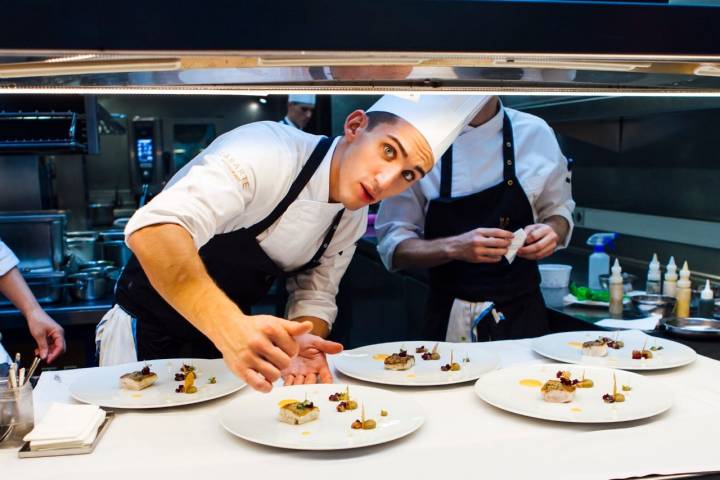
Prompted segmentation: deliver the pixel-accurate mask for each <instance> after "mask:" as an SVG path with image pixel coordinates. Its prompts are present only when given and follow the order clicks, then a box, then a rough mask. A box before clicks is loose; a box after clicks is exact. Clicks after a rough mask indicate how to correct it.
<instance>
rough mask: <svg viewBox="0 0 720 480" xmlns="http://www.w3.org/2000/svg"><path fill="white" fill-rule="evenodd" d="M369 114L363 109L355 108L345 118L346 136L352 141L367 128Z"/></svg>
mask: <svg viewBox="0 0 720 480" xmlns="http://www.w3.org/2000/svg"><path fill="white" fill-rule="evenodd" d="M367 125H368V116H367V114H366V113H365V112H364V111H362V110H355V111H354V112H352V113H351V114H350V115H348V116H347V118H345V138H346V139H347V141H349V142H352V141H353V140H354V139H355V138H357V136H358V135H359V134H360V133H361V132H362V131H363V130H365V128H367Z"/></svg>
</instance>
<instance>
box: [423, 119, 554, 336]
mask: <svg viewBox="0 0 720 480" xmlns="http://www.w3.org/2000/svg"><path fill="white" fill-rule="evenodd" d="M502 162H503V180H502V182H500V183H499V184H497V185H495V186H493V187H490V188H488V189H487V190H483V191H481V192H477V193H473V194H471V195H466V196H463V197H455V198H453V197H452V193H451V192H452V147H451V148H450V149H449V150H448V151H447V152H446V153H445V155H443V157H442V161H441V174H440V178H441V180H440V196H439V197H438V198H437V199H434V200H431V201H430V205H429V206H428V211H427V215H426V217H425V238H426V239H428V240H432V239H435V238H443V237H449V236H455V235H460V234H463V233H466V232H469V231H471V230H473V229H476V228H480V227H485V228H502V229H504V230H509V231H511V232H514V231H516V230H517V229H519V228H523V227H525V226H527V225H531V224H533V223H535V219H534V216H533V211H532V207H531V206H530V202H529V201H528V198H527V196H526V195H525V192H524V191H523V189H522V186H521V185H520V182H519V181H518V179H517V177H516V175H515V149H514V146H513V133H512V124H511V123H510V118H509V117H508V115H507V113H504V118H503V158H502ZM429 273H430V295H429V298H428V305H427V309H426V319H425V329H424V330H425V331H424V333H425V337H426V338H428V339H430V340H444V339H445V335H446V332H447V328H448V321H449V314H450V309H451V307H452V304H453V300H454V299H456V298H459V299H462V300H466V301H469V302H484V301H492V302H494V303H495V309H496V310H497V311H498V312H499V313H502V314H503V315H504V317H505V320H502V321H500V322H496V321H495V320H494V318H493V316H492V315H490V314H488V315H486V316H485V318H483V319H482V320H481V321H480V323H479V324H478V325H477V330H476V337H477V340H478V341H487V340H503V339H515V338H525V337H534V336H538V335H543V334H544V333H547V330H548V322H547V312H546V309H545V303H544V301H543V298H542V295H541V293H540V288H539V286H540V272H539V270H538V266H537V262H535V261H531V260H526V259H524V258H520V257H516V258H515V260H514V261H513V263H508V261H507V260H506V259H505V258H504V257H503V259H502V260H501V261H500V262H499V263H470V262H462V261H457V260H455V261H452V262H449V263H446V264H444V265H440V266H437V267H433V268H431V269H430V272H429ZM468 333H469V332H468ZM467 338H468V339H469V338H471V337H470V335H468V337H467Z"/></svg>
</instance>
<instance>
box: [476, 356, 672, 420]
mask: <svg viewBox="0 0 720 480" xmlns="http://www.w3.org/2000/svg"><path fill="white" fill-rule="evenodd" d="M523 366H525V367H528V366H536V367H538V366H547V367H552V368H562V367H565V366H567V364H562V363H542V364H538V363H525V364H520V365H513V366H511V367H508V368H503V369H501V370H498V371H497V372H490V373H489V374H488V376H490V374H497V373H498V372H502V371H503V370H511V369H519V368H521V367H523ZM592 368H597V369H602V370H610V371H613V370H621V369H617V368H609V367H600V366H593V367H592ZM623 372H624V373H629V374H631V375H635V376H638V377H640V378H642V379H643V381H649V382H651V383H652V382H653V380H652V379H650V378H648V377H644V376H642V375H640V374H639V373H635V372H631V371H627V370H623ZM483 380H485V381H487V379H483V377H480V378H478V379H477V381H476V382H475V384H474V385H473V392H474V393H475V395H476V396H477V397H478V398H480V399H481V400H482V401H483V402H485V403H487V404H488V405H490V406H492V407H493V408H497V409H499V410H503V411H506V412H510V413H513V414H515V415H521V416H523V417H528V418H536V419H538V420H545V421H550V422H560V423H573V424H611V423H625V422H636V421H639V420H645V419H648V418H652V417H655V416H657V415H660V414H662V413H665V412H667V411H668V410H670V409H671V408H672V407H673V405H674V404H675V394H674V393H673V392H668V394H669V395H668V401H667V405H666V406H665V407H664V408H661V409H659V410H658V411H653V413H649V414H647V415H643V416H641V417H637V418H632V419H630V418H628V419H617V420H612V419H608V420H582V419H566V418H551V417H547V416H540V415H533V414H532V413H531V412H526V411H519V410H518V409H510V408H507V407H504V406H500V405H498V404H496V403H495V402H491V401H490V400H488V399H487V398H485V397H484V396H483V395H482V393H481V392H480V391H479V388H480V387H479V383H480V382H482V381H483Z"/></svg>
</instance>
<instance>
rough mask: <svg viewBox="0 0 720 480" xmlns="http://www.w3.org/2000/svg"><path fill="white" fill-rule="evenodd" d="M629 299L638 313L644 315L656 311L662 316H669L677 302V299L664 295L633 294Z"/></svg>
mask: <svg viewBox="0 0 720 480" xmlns="http://www.w3.org/2000/svg"><path fill="white" fill-rule="evenodd" d="M630 299H631V300H632V304H633V305H634V306H635V308H636V309H637V310H639V311H640V313H642V314H644V315H650V314H652V313H656V314H658V315H662V316H663V317H669V316H671V315H672V314H673V312H674V311H675V304H676V303H677V299H675V298H673V297H668V296H665V295H633V296H632V297H630Z"/></svg>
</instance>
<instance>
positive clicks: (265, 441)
mask: <svg viewBox="0 0 720 480" xmlns="http://www.w3.org/2000/svg"><path fill="white" fill-rule="evenodd" d="M345 388H346V385H342V384H334V385H327V384H317V385H297V386H292V387H279V388H274V389H273V390H272V391H271V392H270V393H268V394H263V393H258V392H251V393H249V394H247V395H242V396H240V397H239V398H238V399H237V400H235V401H233V402H232V403H231V404H230V405H228V406H226V407H225V408H224V409H223V410H222V412H221V413H220V423H221V424H222V426H223V427H225V429H226V430H227V431H228V432H230V433H232V434H233V435H237V436H238V437H240V438H243V439H245V440H248V441H251V442H255V443H259V444H262V445H268V446H271V447H280V448H290V449H295V450H340V449H348V448H359V447H367V446H370V445H377V444H380V443H386V442H391V441H393V440H396V439H398V438H401V437H404V436H405V435H409V434H410V433H412V432H414V431H415V430H417V429H418V428H420V426H421V425H422V424H423V423H424V422H425V412H423V409H422V407H421V406H420V405H419V404H418V403H417V402H416V401H415V400H413V399H412V398H410V397H408V396H401V395H398V394H397V393H392V392H387V391H385V390H380V389H377V388H370V387H362V386H351V387H350V398H351V399H353V400H355V401H357V402H358V405H359V406H358V409H357V410H353V411H346V412H342V413H339V412H338V411H337V410H336V407H337V405H338V402H331V401H329V400H328V397H329V396H330V395H331V394H333V393H336V392H343V391H345ZM306 395H307V399H308V400H310V401H312V402H313V403H314V404H315V405H316V406H317V407H318V408H320V416H319V418H318V419H317V420H314V421H311V422H308V423H305V424H303V425H290V424H288V423H283V422H281V421H280V420H278V412H279V411H280V407H279V406H278V403H279V402H280V401H282V400H288V399H294V400H299V401H302V400H305V398H306ZM363 405H364V406H365V418H366V419H373V420H375V421H376V422H377V427H376V428H375V429H374V430H353V429H352V428H351V427H350V425H351V424H352V422H353V421H355V420H357V419H359V418H360V406H363ZM380 410H386V411H387V412H388V415H387V416H385V417H383V416H381V415H380Z"/></svg>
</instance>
